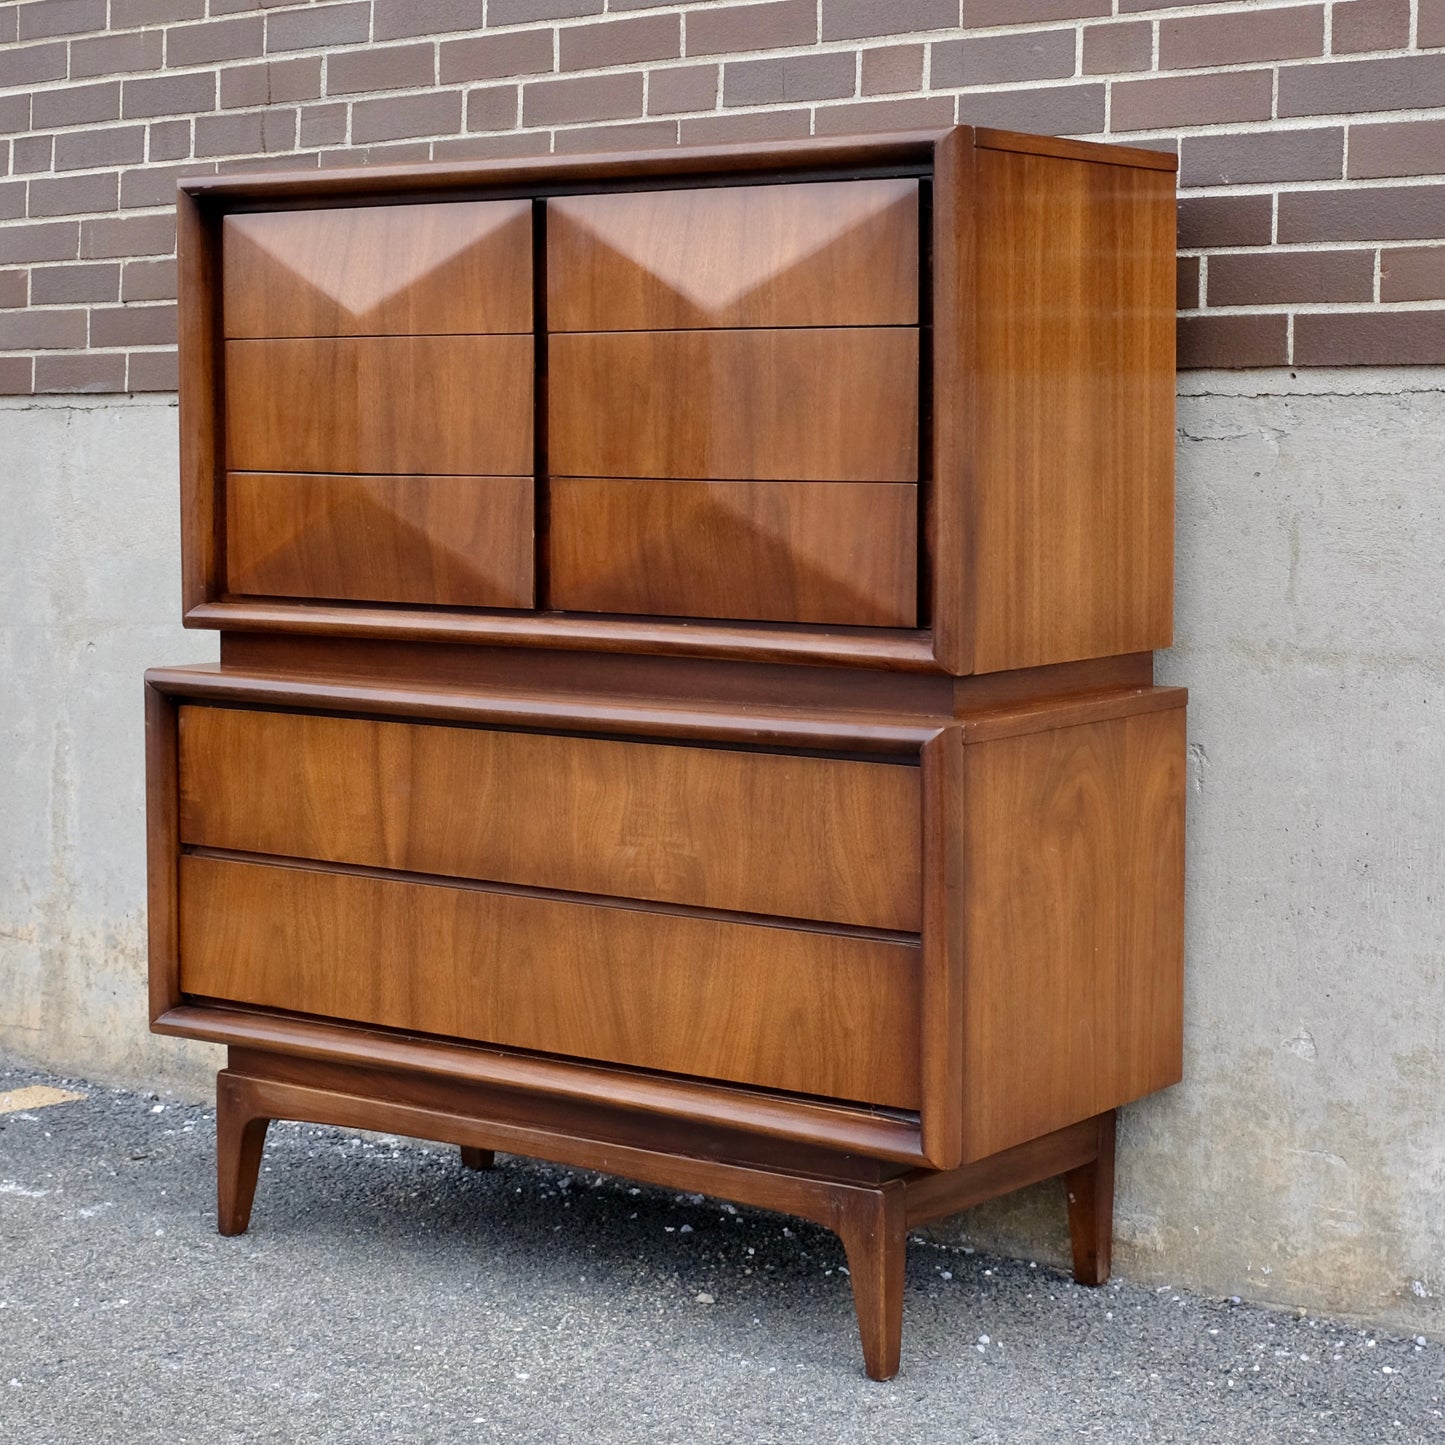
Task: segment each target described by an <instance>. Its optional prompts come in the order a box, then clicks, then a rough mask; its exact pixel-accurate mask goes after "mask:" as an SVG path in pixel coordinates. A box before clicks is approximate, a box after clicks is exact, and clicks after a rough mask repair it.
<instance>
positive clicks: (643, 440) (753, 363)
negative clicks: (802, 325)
mask: <svg viewBox="0 0 1445 1445" xmlns="http://www.w3.org/2000/svg"><path fill="white" fill-rule="evenodd" d="M918 344H919V343H918V332H917V331H916V330H914V329H913V328H911V327H867V328H864V327H844V328H838V329H834V330H828V329H817V330H806V331H805V330H799V331H767V330H760V331H626V332H601V333H596V332H585V333H583V332H579V333H570V334H562V335H558V336H553V337H552V338H551V339H550V341H549V342H548V348H549V349H548V372H549V381H548V386H549V406H548V412H549V418H550V420H549V430H548V448H549V456H550V465H551V470H552V472H553V473H554V474H555V475H557V476H571V477H679V478H716V479H718V480H724V481H726V480H733V479H738V480H777V481H840V482H913V481H917V479H918Z"/></svg>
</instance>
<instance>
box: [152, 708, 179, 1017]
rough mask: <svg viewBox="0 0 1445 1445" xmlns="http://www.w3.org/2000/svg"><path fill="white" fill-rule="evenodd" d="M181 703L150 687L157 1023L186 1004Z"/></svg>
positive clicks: (153, 941) (153, 904)
mask: <svg viewBox="0 0 1445 1445" xmlns="http://www.w3.org/2000/svg"><path fill="white" fill-rule="evenodd" d="M179 774H180V769H179V762H178V750H177V746H176V700H175V699H174V698H173V697H168V696H167V695H166V694H165V693H163V692H161V691H159V690H158V689H157V688H154V687H152V686H151V685H150V684H149V683H147V684H146V688H145V790H146V941H147V956H148V965H149V967H148V975H149V990H148V994H149V1003H150V1016H151V1019H152V1021H154V1020H156V1019H158V1018H159V1017H160V1016H161V1015H162V1014H163V1013H165V1012H167V1011H168V1010H169V1009H172V1008H174V1007H175V1006H176V1004H178V1003H179V1002H180V998H181V991H180V984H179V982H178V981H177V970H178V967H179V957H180V941H179V926H180V914H179V907H178V903H177V897H178V895H177V886H176V884H177V875H176V868H177V858H178V855H179V853H180V836H179V834H180V827H179V806H178V789H179Z"/></svg>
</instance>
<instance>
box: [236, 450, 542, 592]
mask: <svg viewBox="0 0 1445 1445" xmlns="http://www.w3.org/2000/svg"><path fill="white" fill-rule="evenodd" d="M532 485H533V484H532V480H531V478H530V477H342V476H330V475H325V474H315V473H310V474H308V473H304V472H303V473H296V472H232V473H230V474H229V476H228V477H227V478H226V576H227V580H228V583H229V586H230V589H231V591H232V592H253V593H259V594H261V595H263V596H274V597H315V598H343V599H346V600H349V601H353V602H412V603H421V604H425V605H428V606H453V607H530V606H531V605H532V600H533V594H532Z"/></svg>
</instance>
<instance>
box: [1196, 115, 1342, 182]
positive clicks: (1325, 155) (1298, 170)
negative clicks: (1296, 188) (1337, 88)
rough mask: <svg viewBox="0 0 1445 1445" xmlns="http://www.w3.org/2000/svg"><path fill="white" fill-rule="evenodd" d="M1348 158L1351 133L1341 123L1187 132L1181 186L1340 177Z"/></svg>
mask: <svg viewBox="0 0 1445 1445" xmlns="http://www.w3.org/2000/svg"><path fill="white" fill-rule="evenodd" d="M1352 144H1353V142H1352ZM1344 164H1345V133H1344V130H1343V129H1342V128H1341V127H1339V126H1330V127H1328V128H1327V129H1322V130H1274V131H1226V132H1224V133H1222V134H1215V135H1187V136H1185V137H1184V138H1183V139H1182V140H1181V141H1180V143H1179V184H1180V185H1181V186H1231V185H1249V184H1251V183H1254V182H1259V181H1329V180H1338V179H1339V178H1340V176H1341V174H1342V173H1343V171H1344Z"/></svg>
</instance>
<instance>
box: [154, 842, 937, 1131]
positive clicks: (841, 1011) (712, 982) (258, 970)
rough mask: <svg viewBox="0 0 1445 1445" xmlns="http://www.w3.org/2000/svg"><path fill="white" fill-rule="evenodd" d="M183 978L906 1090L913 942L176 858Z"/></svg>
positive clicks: (590, 1049) (345, 1010)
mask: <svg viewBox="0 0 1445 1445" xmlns="http://www.w3.org/2000/svg"><path fill="white" fill-rule="evenodd" d="M180 899H181V918H180V956H181V976H180V984H181V988H182V990H183V991H184V992H186V993H188V994H193V995H200V996H203V997H208V998H218V999H227V1000H232V1001H235V1002H240V1003H249V1004H256V1005H260V1006H263V1007H267V1008H278V1009H285V1010H288V1011H292V1012H296V1013H306V1014H318V1015H321V1016H323V1017H327V1018H341V1019H347V1020H352V1021H355V1022H357V1023H363V1024H377V1025H382V1026H385V1027H389V1028H399V1029H407V1030H412V1031H416V1032H421V1033H430V1034H442V1035H446V1036H448V1037H452V1038H461V1039H468V1040H475V1041H477V1042H483V1043H491V1044H505V1045H508V1046H511V1047H513V1048H525V1049H537V1050H542V1051H545V1052H548V1053H558V1054H568V1055H573V1056H576V1057H580V1058H588V1059H605V1060H607V1061H609V1062H612V1063H619V1064H630V1065H633V1066H636V1067H640V1068H647V1069H663V1070H666V1071H669V1072H673V1073H685V1074H692V1075H700V1076H702V1077H706V1078H715V1079H725V1080H728V1081H731V1082H736V1083H743V1084H755V1085H760V1086H762V1087H765V1088H773V1089H787V1090H790V1091H792V1092H795V1093H803V1094H821V1095H824V1096H827V1097H830V1098H841V1099H856V1100H860V1101H864V1102H867V1103H874V1104H889V1105H893V1106H895V1107H899V1108H916V1107H917V1106H918V1080H917V1059H918V1034H919V1029H918V1001H917V1000H918V977H917V960H918V948H917V945H916V944H910V943H905V942H898V941H893V940H884V939H878V938H869V937H859V936H857V935H854V934H840V933H829V932H826V931H821V930H806V929H795V928H773V927H768V926H766V925H761V924H749V923H741V922H736V921H724V920H719V919H713V918H696V917H689V916H685V915H679V914H668V913H649V912H646V911H644V910H641V909H638V908H633V907H618V906H606V905H602V904H597V903H580V902H573V901H566V900H559V899H554V898H538V897H535V896H523V895H518V894H514V893H506V892H498V891H493V890H488V889H480V888H473V887H460V886H449V885H445V884H436V883H414V882H410V881H406V880H397V879H389V878H377V877H369V876H361V875H357V874H352V873H336V872H326V871H321V870H317V869H310V868H287V867H276V866H271V865H267V864H260V863H249V862H238V861H234V860H230V859H218V858H207V857H185V858H182V860H181V878H180Z"/></svg>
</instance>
